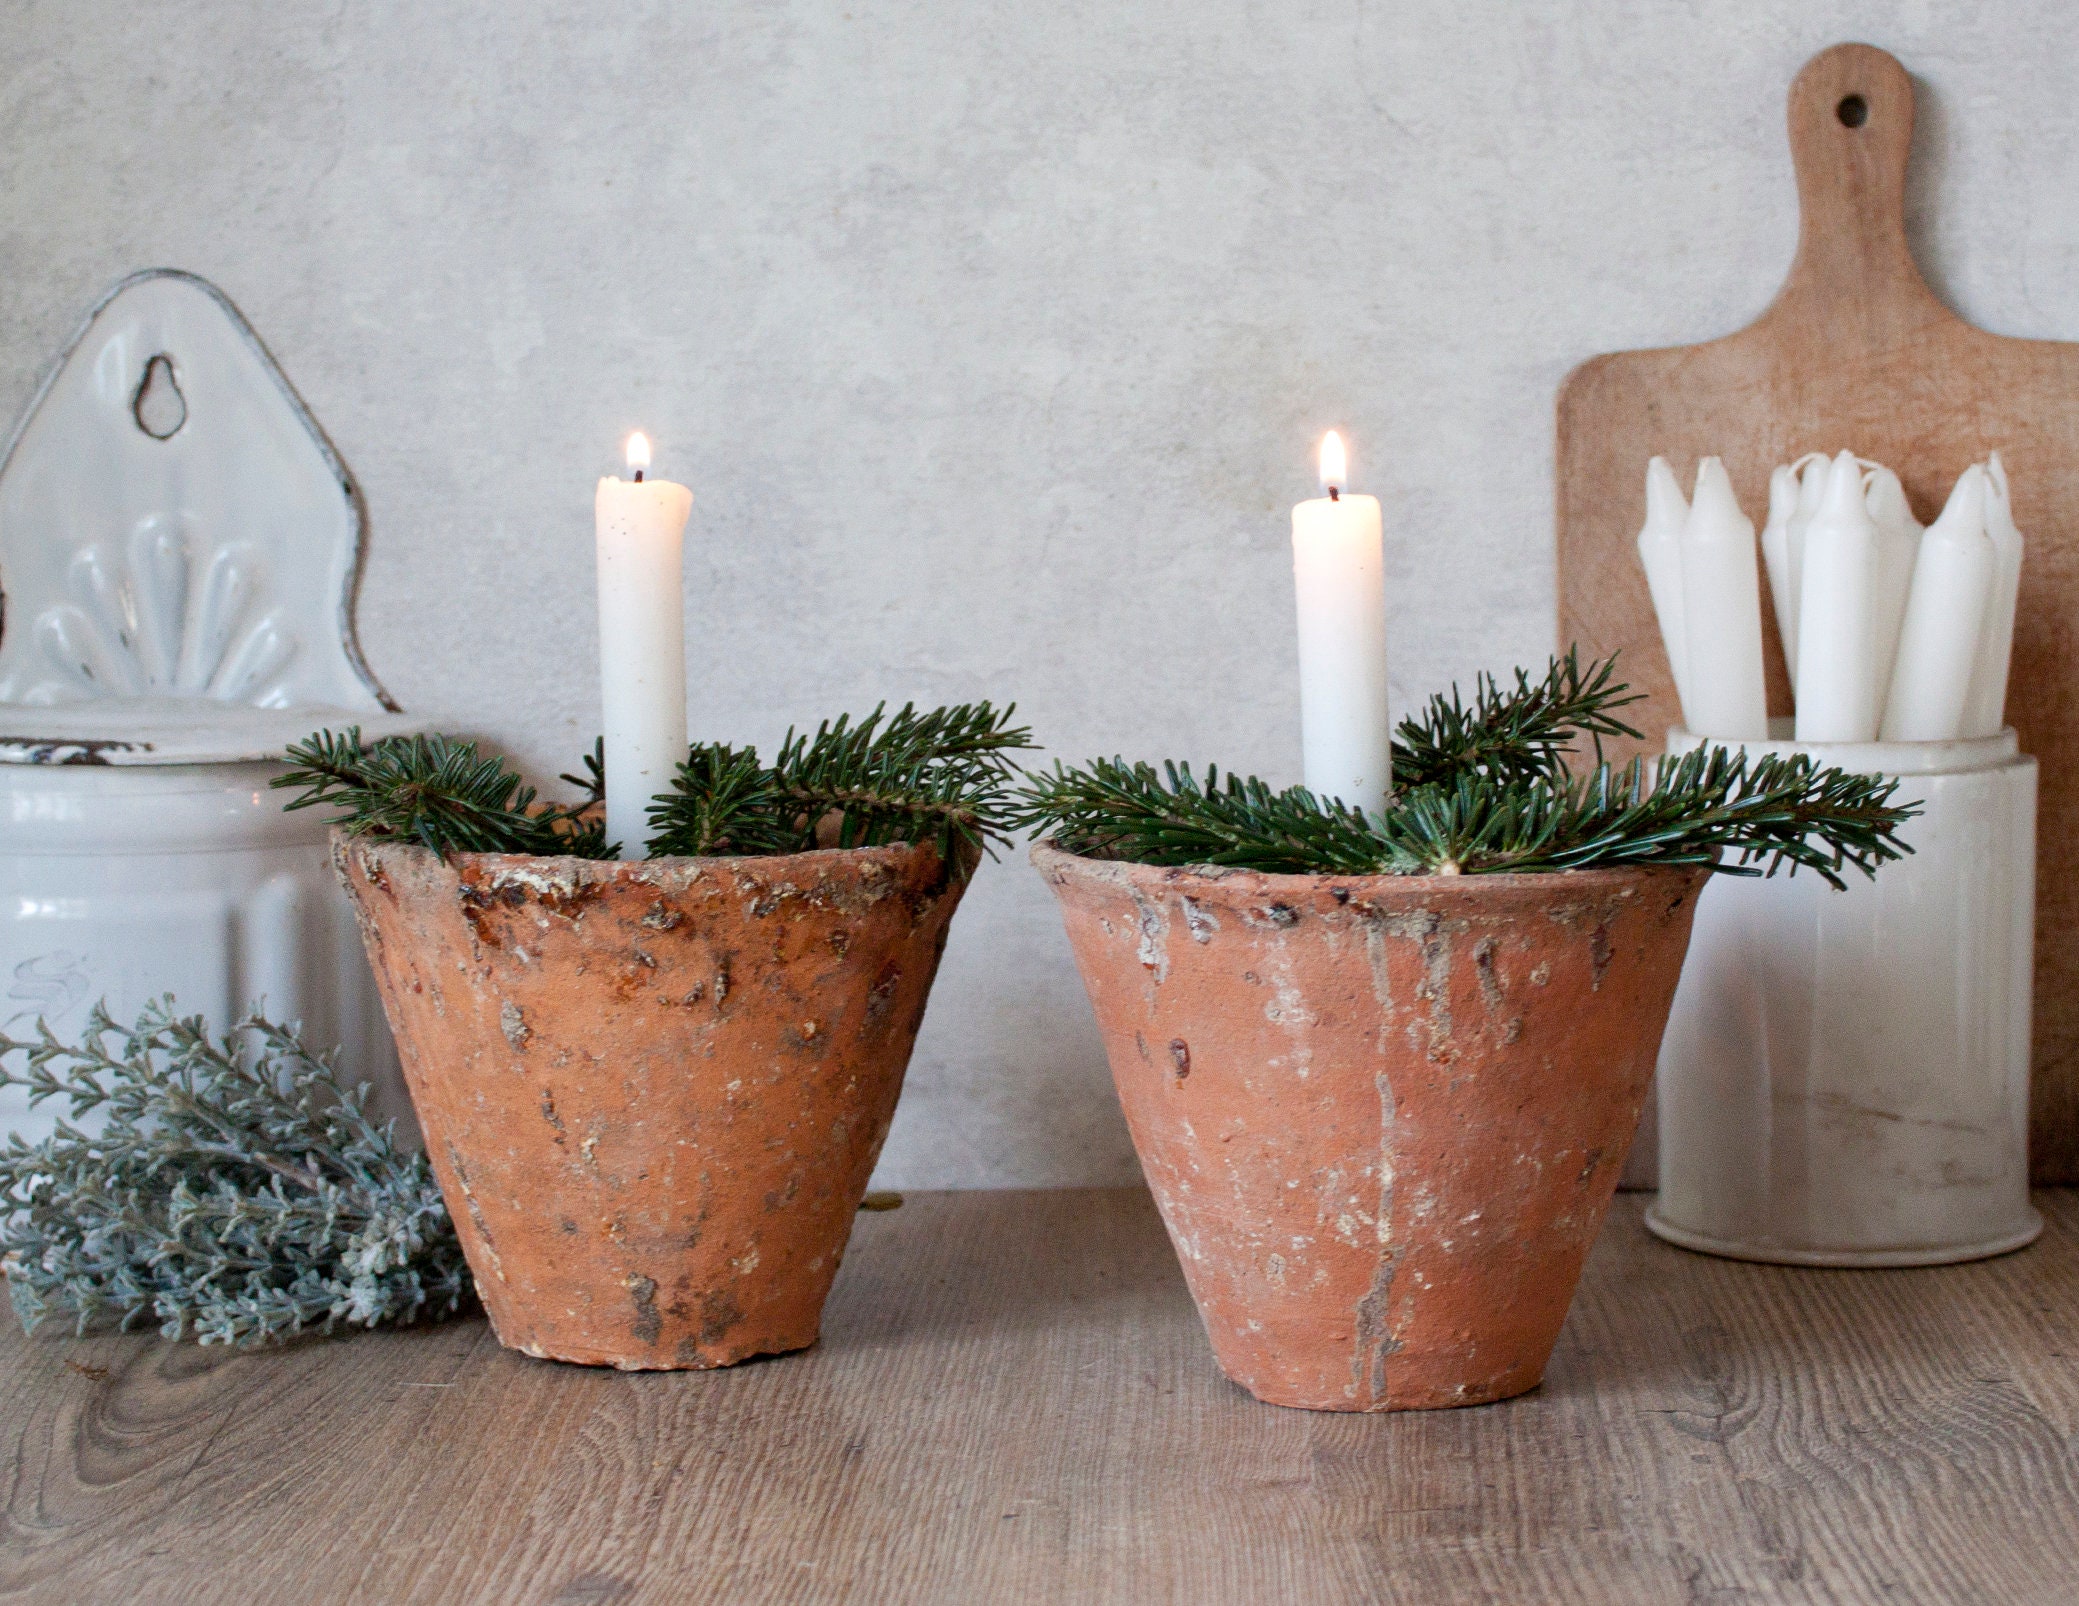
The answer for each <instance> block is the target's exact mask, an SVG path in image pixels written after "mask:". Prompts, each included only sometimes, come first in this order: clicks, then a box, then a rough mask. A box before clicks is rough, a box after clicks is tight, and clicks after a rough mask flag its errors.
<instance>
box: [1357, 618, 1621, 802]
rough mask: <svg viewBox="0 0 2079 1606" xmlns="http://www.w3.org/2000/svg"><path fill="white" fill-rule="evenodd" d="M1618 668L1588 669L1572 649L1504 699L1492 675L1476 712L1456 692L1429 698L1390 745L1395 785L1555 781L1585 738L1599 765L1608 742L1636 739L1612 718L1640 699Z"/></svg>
mask: <svg viewBox="0 0 2079 1606" xmlns="http://www.w3.org/2000/svg"><path fill="white" fill-rule="evenodd" d="M1616 668H1617V655H1616V654H1615V653H1612V654H1611V655H1610V656H1609V657H1607V658H1603V659H1599V660H1596V661H1594V662H1591V663H1590V664H1589V666H1588V667H1587V668H1586V669H1583V668H1582V667H1581V665H1580V661H1579V658H1578V657H1577V655H1576V653H1575V651H1574V650H1573V649H1572V648H1569V649H1568V650H1567V653H1566V656H1565V657H1563V658H1562V657H1555V658H1554V659H1553V660H1552V661H1551V663H1550V664H1549V665H1548V666H1547V668H1546V670H1545V677H1544V679H1542V680H1541V681H1539V682H1538V683H1537V684H1535V685H1533V684H1532V683H1531V680H1530V676H1529V675H1528V673H1526V672H1525V671H1524V670H1521V669H1519V670H1517V671H1516V684H1515V685H1514V687H1512V688H1511V689H1510V690H1508V691H1506V692H1505V691H1503V690H1502V689H1501V686H1500V684H1499V683H1498V682H1497V681H1496V680H1495V678H1494V677H1493V676H1492V675H1488V674H1482V675H1480V676H1479V677H1478V679H1477V680H1476V681H1475V682H1474V688H1473V706H1472V707H1471V708H1467V707H1466V706H1465V705H1464V703H1463V702H1462V701H1460V699H1459V695H1458V687H1457V686H1456V685H1453V686H1452V688H1451V690H1450V691H1449V692H1446V693H1439V694H1437V695H1436V696H1434V697H1432V698H1430V700H1429V706H1428V707H1427V708H1426V709H1424V710H1423V712H1422V713H1421V714H1420V715H1419V716H1417V717H1411V718H1408V719H1404V720H1402V721H1401V723H1400V729H1399V731H1398V732H1397V733H1396V735H1395V738H1394V742H1393V781H1394V784H1395V785H1396V786H1398V787H1400V788H1402V789H1403V790H1412V789H1413V788H1416V787H1422V786H1438V785H1442V784H1444V783H1446V782H1450V781H1454V780H1456V779H1457V778H1458V777H1459V776H1460V775H1466V774H1472V775H1481V776H1485V777H1487V778H1488V779H1490V780H1495V781H1511V780H1524V779H1528V778H1530V777H1533V776H1546V777H1556V776H1558V775H1561V774H1563V773H1564V772H1565V770H1566V768H1567V760H1568V758H1569V757H1571V756H1572V755H1573V753H1574V751H1575V748H1574V743H1575V741H1576V740H1577V738H1579V737H1583V736H1585V737H1588V738H1589V739H1590V741H1591V742H1592V743H1593V745H1594V750H1595V756H1596V762H1597V763H1601V762H1602V742H1603V738H1604V737H1606V736H1608V737H1617V736H1633V737H1635V736H1637V735H1638V734H1639V732H1637V731H1635V730H1633V729H1632V728H1631V727H1630V726H1629V725H1627V724H1625V723H1624V722H1623V721H1622V720H1620V719H1618V718H1617V717H1616V715H1615V714H1614V713H1613V712H1612V710H1614V709H1618V708H1623V707H1626V706H1627V705H1629V704H1631V703H1635V702H1638V701H1640V700H1641V698H1642V696H1643V694H1642V693H1639V692H1634V691H1631V690H1630V688H1628V687H1627V686H1626V685H1625V684H1624V682H1622V681H1620V680H1615V679H1613V676H1614V674H1615V671H1616Z"/></svg>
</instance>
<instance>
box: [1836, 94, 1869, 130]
mask: <svg viewBox="0 0 2079 1606" xmlns="http://www.w3.org/2000/svg"><path fill="white" fill-rule="evenodd" d="M1834 115H1835V116H1836V117H1838V118H1840V119H1841V121H1842V122H1843V123H1844V124H1845V125H1846V126H1848V127H1849V128H1860V127H1862V125H1863V124H1864V123H1866V122H1868V121H1869V120H1870V103H1869V102H1868V101H1866V100H1864V99H1863V98H1862V96H1860V95H1843V96H1842V97H1841V104H1840V105H1838V106H1836V107H1835V108H1834Z"/></svg>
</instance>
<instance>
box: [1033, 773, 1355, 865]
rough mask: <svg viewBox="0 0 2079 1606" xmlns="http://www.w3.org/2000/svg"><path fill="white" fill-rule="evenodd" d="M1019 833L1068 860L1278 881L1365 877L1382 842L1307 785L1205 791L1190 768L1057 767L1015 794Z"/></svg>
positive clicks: (1220, 784)
mask: <svg viewBox="0 0 2079 1606" xmlns="http://www.w3.org/2000/svg"><path fill="white" fill-rule="evenodd" d="M1020 803H1021V805H1022V806H1021V808H1020V810H1019V812H1018V814H1017V816H1016V819H1015V821H1014V823H1015V824H1017V825H1019V826H1023V827H1026V828H1028V829H1030V828H1044V829H1048V830H1051V831H1052V833H1053V836H1054V840H1055V842H1056V843H1057V844H1058V845H1059V846H1061V847H1063V848H1065V849H1067V850H1068V851H1069V852H1071V853H1080V854H1083V855H1084V856H1086V857H1088V858H1095V859H1126V860H1131V861H1132V862H1134V863H1137V864H1219V865H1234V866H1238V867H1244V868H1247V869H1251V870H1265V871H1270V872H1272V873H1274V874H1284V875H1308V874H1322V875H1365V874H1369V873H1372V872H1374V871H1376V870H1377V869H1378V867H1379V842H1378V839H1377V837H1376V836H1375V835H1374V834H1373V832H1372V828H1371V826H1370V825H1368V824H1367V823H1366V821H1365V818H1364V815H1363V814H1362V813H1361V812H1359V811H1358V810H1356V809H1354V808H1350V807H1348V806H1347V805H1345V804H1342V803H1339V802H1336V801H1334V800H1326V801H1324V800H1322V799H1319V798H1316V797H1315V796H1314V794H1313V793H1311V792H1309V791H1308V790H1307V789H1306V788H1305V787H1303V786H1294V787H1289V788H1287V789H1286V790H1285V791H1282V792H1274V791H1272V790H1271V788H1270V786H1269V785H1268V784H1267V783H1265V782H1263V781H1260V780H1258V779H1257V778H1256V777H1254V776H1249V777H1247V778H1244V777H1242V776H1238V775H1234V774H1229V775H1227V776H1226V777H1224V780H1223V777H1222V776H1221V774H1220V771H1219V769H1218V767H1217V766H1210V765H1209V766H1208V767H1207V769H1206V777H1205V781H1204V783H1203V784H1201V783H1200V782H1199V781H1198V779H1197V778H1196V777H1195V776H1194V775H1193V774H1192V773H1191V766H1190V765H1189V764H1177V763H1165V764H1164V765H1163V767H1162V771H1161V772H1160V773H1158V772H1157V771H1156V769H1155V766H1154V765H1152V764H1128V763H1127V762H1126V761H1125V760H1124V759H1120V758H1109V759H1106V758H1101V759H1097V760H1095V761H1094V762H1092V763H1090V764H1087V765H1084V766H1081V767H1079V768H1075V769H1069V768H1066V767H1064V766H1063V765H1061V764H1060V763H1058V762H1057V763H1056V764H1055V766H1054V770H1053V773H1052V774H1049V775H1037V776H1034V777H1033V778H1032V779H1031V781H1030V782H1028V784H1027V785H1026V787H1025V789H1024V791H1023V792H1022V793H1021V794H1020Z"/></svg>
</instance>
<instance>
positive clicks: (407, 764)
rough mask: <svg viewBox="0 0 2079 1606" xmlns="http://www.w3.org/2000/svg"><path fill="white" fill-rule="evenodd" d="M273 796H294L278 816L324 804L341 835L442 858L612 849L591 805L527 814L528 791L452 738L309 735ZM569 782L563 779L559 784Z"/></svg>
mask: <svg viewBox="0 0 2079 1606" xmlns="http://www.w3.org/2000/svg"><path fill="white" fill-rule="evenodd" d="M287 757H288V760H289V762H290V764H292V765H293V766H295V767H294V768H292V769H291V770H289V771H288V773H286V774H284V775H281V776H278V777H276V778H275V780H274V782H273V784H274V785H275V786H277V787H288V788H294V789H297V790H298V791H300V792H301V794H302V795H301V796H299V797H296V798H294V799H292V800H291V801H290V802H288V803H286V804H284V805H283V807H284V808H288V809H307V808H315V807H318V806H320V805H329V806H330V807H332V808H335V809H337V810H339V811H340V812H339V813H338V815H337V816H336V817H335V819H334V822H333V823H334V824H336V825H338V826H339V828H340V829H341V830H342V831H345V832H346V833H347V834H348V835H349V836H379V837H401V838H403V839H404V840H406V841H408V842H416V843H418V844H419V845H420V846H421V847H426V848H431V849H432V850H433V851H434V852H435V853H438V854H440V855H442V856H443V857H445V856H447V855H448V854H451V853H527V854H537V855H568V856H569V857H572V858H578V859H611V858H613V857H615V855H616V847H615V845H614V844H611V843H609V842H608V841H607V840H606V828H605V826H604V825H603V824H602V823H601V822H600V820H599V819H598V817H597V815H596V814H595V815H590V816H588V815H587V814H586V810H587V808H588V807H589V806H590V804H591V802H592V799H591V798H589V797H588V798H586V799H584V800H582V801H580V802H579V803H576V804H574V805H571V806H568V807H558V806H556V805H553V804H547V805H537V804H536V803H535V800H534V788H533V787H531V786H526V785H523V784H522V783H521V780H520V777H519V776H518V774H516V773H515V772H514V771H513V770H512V769H511V767H510V766H508V765H507V764H506V762H505V760H503V759H502V758H499V757H497V756H496V755H489V756H487V755H484V754H481V753H479V752H478V751H477V745H476V743H474V742H465V741H461V740H458V739H457V738H455V737H452V736H426V735H422V736H384V737H380V738H378V739H377V740H375V741H373V742H365V743H364V742H363V741H362V740H361V731H360V727H358V726H355V727H353V728H351V729H349V730H347V731H345V732H344V733H338V732H333V731H322V730H321V731H318V732H316V733H314V734H313V735H311V736H308V737H306V738H305V739H304V740H303V741H301V742H299V743H297V744H296V745H295V746H294V747H291V748H290V749H289V750H288V754H287ZM568 778H569V777H566V779H568Z"/></svg>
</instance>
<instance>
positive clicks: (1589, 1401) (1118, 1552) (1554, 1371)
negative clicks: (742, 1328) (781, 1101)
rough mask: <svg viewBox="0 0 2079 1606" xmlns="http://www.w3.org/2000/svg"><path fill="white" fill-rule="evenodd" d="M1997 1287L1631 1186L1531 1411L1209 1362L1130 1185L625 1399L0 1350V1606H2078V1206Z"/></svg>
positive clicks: (164, 1347) (580, 1378) (989, 1219)
mask: <svg viewBox="0 0 2079 1606" xmlns="http://www.w3.org/2000/svg"><path fill="white" fill-rule="evenodd" d="M2039 1202H2040V1204H2041V1205H2042V1207H2043V1210H2044V1213H2045V1215H2046V1216H2047V1217H2048V1218H2049V1222H2050V1225H2049V1229H2048V1230H2047V1232H2046V1233H2045V1235H2044V1237H2043V1239H2042V1241H2041V1242H2040V1243H2038V1244H2037V1245H2036V1246H2035V1247H2034V1248H2031V1249H2028V1250H2024V1251H2022V1252H2021V1253H2019V1254H2016V1255H2011V1256H2008V1257H2007V1258H2005V1259H2003V1260H1997V1261H1990V1262H1986V1263H1983V1264H1980V1265H1976V1266H1963V1267H1954V1268H1950V1269H1947V1270H1939V1271H1863V1272H1835V1271H1791V1270H1783V1269H1778V1268H1774V1267H1762V1266H1747V1265H1740V1264H1735V1263H1733V1262H1728V1261H1719V1260H1711V1259H1707V1258H1704V1257H1702V1256H1697V1255H1691V1254H1687V1253H1684V1252H1682V1251H1680V1250H1676V1249H1671V1248H1668V1247H1666V1246H1665V1245H1662V1244H1659V1243H1657V1242H1655V1241H1654V1240H1653V1239H1651V1238H1649V1237H1648V1236H1647V1234H1646V1232H1645V1230H1644V1229H1643V1228H1642V1227H1641V1226H1640V1213H1641V1209H1642V1206H1643V1200H1642V1199H1641V1198H1640V1197H1638V1196H1636V1195H1633V1196H1620V1197H1619V1199H1618V1202H1617V1206H1616V1210H1615V1212H1614V1214H1613V1216H1612V1218H1611V1222H1610V1226H1609V1228H1608V1230H1607V1231H1606V1232H1605V1234H1604V1236H1603V1240H1602V1242H1601V1244H1600V1245H1599V1246H1598V1248H1597V1250H1596V1253H1595V1256H1594V1259H1593V1260H1592V1261H1591V1263H1590V1265H1589V1268H1588V1273H1587V1277H1586V1280H1585V1281H1584V1283H1583V1285H1582V1289H1581V1293H1580V1296H1579V1297H1578V1298H1577V1299H1576V1301H1575V1304H1574V1311H1573V1316H1572V1318H1571V1320H1570V1321H1569V1322H1568V1324H1567V1328H1566V1331H1565V1334H1564V1335H1563V1336H1562V1337H1561V1339H1560V1341H1559V1348H1558V1351H1557V1353H1556V1354H1555V1355H1554V1357H1553V1360H1552V1367H1551V1371H1550V1374H1549V1375H1548V1377H1547V1379H1546V1383H1545V1386H1544V1388H1543V1389H1542V1390H1541V1391H1540V1392H1539V1393H1537V1394H1534V1395H1531V1396H1529V1397H1527V1398H1525V1399H1521V1400H1516V1401H1511V1402H1508V1403H1505V1404H1501V1405H1492V1406H1485V1407H1481V1408H1478V1409H1474V1410H1464V1411H1441V1412H1435V1413H1431V1414H1425V1415H1416V1416H1394V1417H1386V1416H1375V1417H1357V1416H1330V1415H1315V1414H1310V1413H1306V1412H1299V1411H1286V1410H1280V1409H1278V1408H1276V1407H1273V1406H1267V1405H1260V1404H1258V1403H1256V1402H1255V1401H1253V1400H1251V1399H1250V1398H1248V1397H1247V1396H1246V1395H1245V1394H1243V1393H1242V1392H1241V1391H1240V1390H1239V1389H1237V1388H1235V1387H1233V1386H1232V1385H1230V1384H1228V1383H1227V1382H1226V1381H1224V1380H1223V1379H1222V1378H1221V1377H1220V1375H1219V1374H1218V1373H1217V1372H1216V1371H1215V1369H1214V1366H1213V1361H1212V1356H1211V1354H1210V1352H1209V1351H1208V1350H1207V1348H1206V1344H1205V1339H1204V1336H1203V1334H1202V1333H1201V1332H1200V1330H1199V1326H1198V1322H1197V1318H1196V1316H1195V1315H1194V1314H1193V1312H1192V1309H1191V1304H1190V1301H1189V1299H1188V1298H1187V1297H1186V1294H1185V1291H1184V1285H1183V1281H1182V1279H1181V1277H1180V1276H1179V1274H1178V1271H1177V1267H1176V1263H1175V1261H1174V1260H1173V1259H1172V1257H1171V1255H1170V1251H1169V1246H1168V1243H1167V1242H1166V1241H1165V1239H1164V1237H1163V1235H1162V1230H1161V1226H1160V1224H1159V1223H1158V1221H1157V1220H1156V1217H1155V1213H1154V1210H1153V1208H1152V1207H1151V1206H1150V1204H1149V1202H1148V1200H1147V1197H1146V1195H1145V1194H1142V1193H1140V1192H1138V1191H1110V1192H1072V1193H967V1194H931V1195H914V1194H913V1195H911V1196H910V1198H909V1199H908V1201H907V1203H906V1204H905V1205H904V1207H903V1208H902V1209H900V1210H896V1211H891V1212H888V1213H885V1214H869V1215H863V1216H861V1217H860V1220H859V1227H858V1231H857V1233H856V1234H855V1236H854V1238H853V1240H852V1249H851V1254H850V1258H849V1259H848V1260H847V1262H846V1264H845V1268H844V1271H843V1273H842V1274H841V1276H840V1277H839V1279H838V1284H837V1289H836V1291H835V1293H834V1294H833V1296H832V1299H831V1302H830V1308H829V1312H828V1314H827V1316H826V1319H825V1322H824V1339H823V1343H822V1344H821V1346H820V1347H818V1348H817V1349H816V1350H814V1351H811V1352H810V1353H808V1354H806V1355H800V1356H793V1357H789V1358H785V1359H781V1360H774V1361H766V1362H760V1363H754V1364H751V1365H747V1366H741V1367H738V1368H736V1369H734V1370H732V1371H728V1372H710V1373H674V1374H664V1373H648V1374H633V1375H623V1374H617V1373H613V1372H594V1371H585V1370H581V1369H577V1368H571V1367H562V1366H557V1365H554V1364H550V1363H545V1362H540V1361H530V1360H527V1359H524V1358H523V1357H521V1356H518V1355H514V1354H509V1353H507V1352H505V1351H503V1350H501V1349H499V1348H498V1346H497V1344H496V1343H495V1341H494V1340H493V1339H492V1338H491V1336H490V1333H489V1332H488V1330H487V1329H486V1328H485V1326H484V1324H483V1323H482V1322H480V1321H465V1322H455V1323H450V1324H448V1325H446V1326H442V1327H434V1328H428V1329H424V1330H422V1331H416V1332H404V1333H397V1334H384V1335H357V1336H354V1337H351V1338H343V1339H333V1340H319V1341H312V1342H306V1343H303V1344H300V1345H296V1346H293V1347H291V1348H288V1349H286V1350H282V1351H277V1352H275V1353H271V1354H259V1355H241V1354H235V1353H226V1352H224V1351H222V1350H204V1349H199V1348H197V1347H195V1346H193V1345H188V1344H165V1343H161V1342H159V1341H157V1340H156V1339H153V1338H149V1337H137V1336H130V1337H94V1338H89V1339H84V1340H75V1339H72V1338H70V1337H59V1336H42V1337H38V1338H34V1339H24V1338H23V1337H22V1336H21V1335H20V1333H19V1330H18V1329H16V1328H15V1327H14V1324H13V1323H12V1322H7V1323H6V1324H5V1327H6V1334H5V1337H4V1338H0V1368H4V1376H5V1379H6V1382H5V1384H4V1386H0V1447H4V1452H5V1461H4V1464H0V1465H4V1474H5V1478H6V1487H5V1496H6V1504H5V1515H4V1520H5V1529H4V1532H0V1600H8V1601H12V1600H16V1599H25V1600H37V1601H63V1602H68V1603H70V1602H87V1601H104V1600H105V1601H116V1600H122V1601H150V1602H159V1601H208V1602H220V1601H262V1600H266V1601H287V1602H296V1603H299V1606H300V1603H305V1602H320V1601H346V1600H364V1601H379V1602H406V1601H439V1602H460V1601H495V1602H508V1601H510V1602H568V1603H577V1602H623V1601H627V1602H637V1601H703V1602H710V1601H711V1602H733V1601H827V1600H858V1601H892V1602H903V1603H909V1602H927V1601H947V1602H963V1603H965V1602H987V1601H1028V1600H1030V1601H1062V1602H1085V1601H1131V1602H1156V1601H1177V1602H1190V1603H1194V1606H1195V1603H1199V1602H1224V1601H1266V1602H1285V1601H1291V1602H1305V1603H1309V1606H1312V1603H1317V1602H1341V1601H1401V1600H1424V1601H1429V1600H1435V1601H1454V1602H1456V1601H1474V1600H1490V1599H1492V1600H1515V1601H1529V1602H1539V1603H1544V1602H1582V1603H1594V1606H1605V1603H1610V1602H1624V1601H1753V1600H1795V1601H1851V1600H1857V1601H1859V1600H1885V1601H1914V1602H1920V1601H1974V1600H1983V1601H1999V1602H2026V1601H2044V1602H2052V1601H2055V1602H2060V1603H2065V1602H2071V1601H2074V1600H2079V1194H2072V1193H2046V1194H2043V1195H2041V1196H2040V1200H2039Z"/></svg>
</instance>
